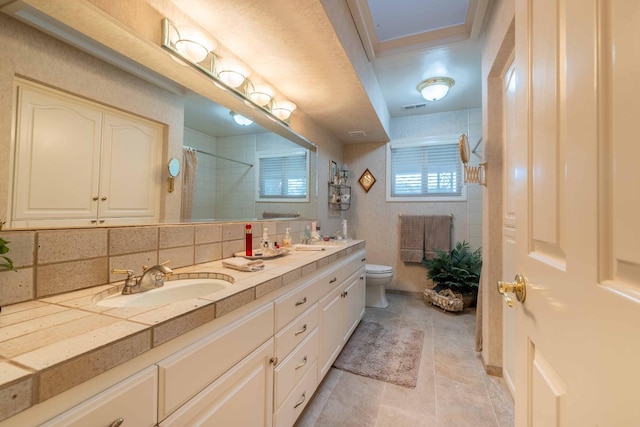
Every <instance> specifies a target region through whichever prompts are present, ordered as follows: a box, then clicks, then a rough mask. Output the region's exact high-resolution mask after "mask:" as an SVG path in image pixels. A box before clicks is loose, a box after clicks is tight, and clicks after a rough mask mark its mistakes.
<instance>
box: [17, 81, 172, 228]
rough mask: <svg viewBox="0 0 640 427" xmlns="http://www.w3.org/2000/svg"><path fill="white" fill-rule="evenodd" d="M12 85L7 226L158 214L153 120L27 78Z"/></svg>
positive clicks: (158, 139) (128, 220)
mask: <svg viewBox="0 0 640 427" xmlns="http://www.w3.org/2000/svg"><path fill="white" fill-rule="evenodd" d="M17 93H18V97H17V100H18V101H17V102H18V105H17V120H16V132H15V138H16V144H15V150H16V153H15V163H14V186H13V188H14V191H13V198H12V203H13V209H12V218H11V225H12V226H13V227H49V226H65V227H68V226H91V225H117V224H140V223H155V222H157V220H158V211H159V209H158V205H159V196H160V180H161V169H160V158H159V154H160V152H161V146H162V127H161V126H160V125H158V124H156V123H153V122H150V121H147V120H143V119H140V118H138V117H135V116H131V115H127V114H124V113H120V112H117V111H115V110H110V109H107V108H106V107H103V106H100V105H98V104H93V103H90V102H88V101H85V100H81V99H79V98H76V97H72V96H70V95H66V94H63V93H60V92H57V91H54V90H51V89H47V88H43V87H40V86H36V85H31V84H29V83H26V82H20V84H19V85H18V87H17Z"/></svg>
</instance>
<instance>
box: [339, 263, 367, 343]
mask: <svg viewBox="0 0 640 427" xmlns="http://www.w3.org/2000/svg"><path fill="white" fill-rule="evenodd" d="M347 283H348V284H347V288H346V289H345V302H346V307H345V309H346V313H345V318H346V324H345V329H344V337H343V345H344V344H346V343H347V341H348V340H349V337H351V334H352V333H353V331H354V330H355V329H356V326H358V323H360V319H362V316H363V315H364V303H365V283H366V282H365V271H364V270H361V271H359V272H358V273H356V275H355V276H353V277H352V279H351V280H349V281H348V282H347Z"/></svg>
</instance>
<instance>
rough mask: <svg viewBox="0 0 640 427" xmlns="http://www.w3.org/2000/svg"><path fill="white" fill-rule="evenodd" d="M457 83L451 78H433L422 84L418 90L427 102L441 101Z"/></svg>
mask: <svg viewBox="0 0 640 427" xmlns="http://www.w3.org/2000/svg"><path fill="white" fill-rule="evenodd" d="M455 83H456V82H455V80H453V79H451V78H449V77H431V78H430V79H427V80H425V81H423V82H421V83H420V84H419V85H418V87H417V89H418V92H420V93H421V94H422V97H423V98H424V99H426V100H427V101H439V100H441V99H442V98H444V97H445V96H446V95H447V93H448V92H449V89H451V87H452V86H453V85H454V84H455Z"/></svg>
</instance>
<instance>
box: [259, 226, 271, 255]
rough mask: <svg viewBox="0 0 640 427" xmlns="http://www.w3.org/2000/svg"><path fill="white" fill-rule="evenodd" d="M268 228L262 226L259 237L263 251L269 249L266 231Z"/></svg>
mask: <svg viewBox="0 0 640 427" xmlns="http://www.w3.org/2000/svg"><path fill="white" fill-rule="evenodd" d="M268 231H269V229H268V228H263V229H262V239H260V247H261V248H262V250H263V251H266V250H269V233H268Z"/></svg>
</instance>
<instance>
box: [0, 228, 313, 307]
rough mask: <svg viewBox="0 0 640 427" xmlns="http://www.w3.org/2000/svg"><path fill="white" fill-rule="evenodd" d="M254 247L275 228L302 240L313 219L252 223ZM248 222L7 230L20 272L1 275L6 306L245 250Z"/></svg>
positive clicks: (0, 295)
mask: <svg viewBox="0 0 640 427" xmlns="http://www.w3.org/2000/svg"><path fill="white" fill-rule="evenodd" d="M251 224H252V228H253V240H254V247H256V246H257V245H258V243H259V241H260V237H261V236H262V228H263V227H267V228H268V229H269V236H270V238H271V239H272V241H279V240H280V241H281V240H282V239H283V237H284V234H285V230H286V228H291V232H292V239H293V241H294V242H298V241H300V237H301V234H302V232H303V230H304V226H305V225H307V224H308V221H272V222H252V223H251ZM245 225H246V223H244V222H242V223H211V224H178V225H154V226H141V227H116V228H96V229H64V230H30V231H2V232H0V236H1V237H2V238H3V239H4V240H6V241H9V242H10V243H9V249H10V250H9V253H8V254H7V255H8V256H9V257H10V258H11V259H12V260H13V262H14V265H15V267H16V268H17V271H0V306H4V305H8V304H14V303H18V302H23V301H29V300H33V299H36V298H42V297H46V296H49V295H55V294H59V293H63V292H69V291H73V290H78V289H83V288H89V287H92V286H98V285H102V284H106V283H111V282H118V281H121V280H123V279H124V276H122V275H118V274H115V275H114V274H112V273H111V270H112V269H114V268H117V269H129V270H133V271H134V272H135V273H136V274H137V275H138V274H141V273H142V266H143V265H154V264H157V263H159V262H164V261H167V260H170V261H171V262H170V263H169V266H170V267H172V268H178V267H185V266H190V265H194V264H200V263H204V262H210V261H216V260H219V259H222V258H228V257H231V256H233V254H234V253H235V252H239V251H242V250H244V242H245V234H244V229H245Z"/></svg>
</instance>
